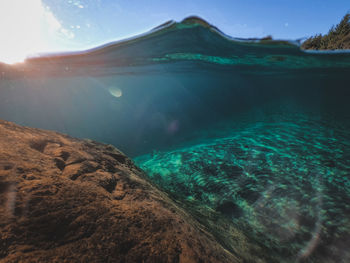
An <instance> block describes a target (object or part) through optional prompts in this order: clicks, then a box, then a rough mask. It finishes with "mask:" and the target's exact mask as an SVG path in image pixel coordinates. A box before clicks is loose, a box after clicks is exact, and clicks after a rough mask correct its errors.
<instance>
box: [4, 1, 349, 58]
mask: <svg viewBox="0 0 350 263" xmlns="http://www.w3.org/2000/svg"><path fill="white" fill-rule="evenodd" d="M349 11H350V0H332V1H330V0H0V32H1V35H0V61H2V62H5V63H16V62H21V61H23V60H24V59H25V57H27V56H28V55H35V54H38V53H46V52H60V51H74V50H84V49H87V48H92V47H96V46H98V45H101V44H104V43H107V42H110V41H115V40H120V39H123V38H127V37H131V36H134V35H137V34H140V33H144V32H146V31H148V30H150V29H152V28H153V27H156V26H158V25H160V24H162V23H164V22H165V21H168V20H176V21H181V20H182V19H183V18H185V17H187V16H189V15H197V16H200V17H202V18H204V19H205V20H207V21H208V22H209V23H211V24H213V25H215V26H216V27H218V28H219V29H220V30H221V31H223V32H224V33H226V34H227V35H230V36H233V37H240V38H249V37H264V36H267V35H271V36H272V37H273V38H275V39H289V40H293V39H300V38H305V37H309V36H311V35H314V34H318V33H322V34H324V33H327V32H328V30H329V29H330V27H331V26H332V25H336V24H337V23H339V21H340V20H341V18H342V17H343V16H344V15H345V14H346V13H347V12H349Z"/></svg>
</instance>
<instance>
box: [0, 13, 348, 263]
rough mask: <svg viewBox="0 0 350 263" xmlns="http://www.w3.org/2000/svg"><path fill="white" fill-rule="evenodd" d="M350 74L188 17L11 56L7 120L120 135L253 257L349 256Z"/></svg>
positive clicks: (180, 196) (109, 139)
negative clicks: (20, 58) (89, 43)
mask: <svg viewBox="0 0 350 263" xmlns="http://www.w3.org/2000/svg"><path fill="white" fill-rule="evenodd" d="M349 74H350V53H349V52H331V53H327V52H313V53H310V52H303V51H301V50H300V49H299V47H298V46H297V45H296V44H295V43H290V42H287V41H258V40H256V41H242V40H235V39H232V38H230V37H228V36H225V35H224V34H223V33H221V32H220V31H219V30H218V29H216V28H215V27H213V26H210V25H208V24H206V22H204V21H201V20H196V19H187V20H184V21H183V22H181V23H175V22H171V23H168V24H165V25H163V26H161V27H159V28H156V29H154V30H153V31H151V32H149V33H147V34H144V35H142V36H139V37H136V38H133V39H129V40H127V41H122V42H117V43H111V44H108V45H105V46H103V47H99V48H96V49H93V50H89V51H86V52H80V53H72V54H58V55H55V56H46V57H40V58H32V59H29V60H27V61H26V62H25V63H24V64H20V65H16V66H6V65H0V118H1V119H5V120H9V121H14V122H16V123H19V124H23V125H27V126H32V127H37V128H45V129H51V130H56V131H60V132H64V133H68V134H69V135H72V136H76V137H80V138H90V139H95V140H98V141H101V142H105V143H110V144H113V145H115V146H116V147H118V148H119V149H121V150H122V151H124V152H125V153H126V154H128V155H129V156H131V157H133V158H134V160H135V162H136V163H137V164H138V165H139V166H140V167H141V168H142V169H144V170H145V171H146V173H147V175H148V177H149V179H150V180H151V181H152V182H153V183H154V184H156V185H157V186H158V187H159V188H161V189H163V190H164V191H166V192H167V193H168V194H169V196H171V197H172V198H173V199H174V200H175V201H176V202H178V203H179V205H181V206H183V207H184V208H185V209H187V211H188V212H190V213H191V214H192V215H193V216H194V217H195V218H196V219H197V220H198V221H200V222H201V223H202V224H203V226H204V227H205V228H206V229H207V230H208V231H210V232H211V233H213V235H214V236H215V238H216V239H217V240H218V242H220V243H221V244H222V245H223V246H224V247H225V248H227V249H228V250H229V251H231V252H232V253H234V254H236V255H237V256H238V257H240V258H242V259H243V260H244V261H245V262H348V261H350V253H349V252H348V249H347V246H346V244H348V242H350V220H349V215H350V209H349V206H350V185H349V184H350V129H349V128H350V104H349V99H350V89H349V85H348V83H349Z"/></svg>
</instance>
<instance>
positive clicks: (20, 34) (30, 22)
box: [0, 0, 74, 63]
mask: <svg viewBox="0 0 350 263" xmlns="http://www.w3.org/2000/svg"><path fill="white" fill-rule="evenodd" d="M0 32H1V35H0V61H3V62H7V63H14V62H19V61H23V60H24V59H25V57H26V56H27V55H29V54H33V53H37V52H42V51H51V50H52V48H53V46H52V43H53V42H55V41H54V40H55V39H57V38H66V39H71V38H74V34H73V33H72V32H71V31H69V30H67V29H65V28H64V27H63V26H62V24H61V23H60V21H59V20H57V18H56V17H55V16H54V14H53V13H52V12H51V11H50V8H48V7H46V6H45V5H44V4H43V3H42V1H41V0H31V1H28V0H26V1H23V0H1V1H0Z"/></svg>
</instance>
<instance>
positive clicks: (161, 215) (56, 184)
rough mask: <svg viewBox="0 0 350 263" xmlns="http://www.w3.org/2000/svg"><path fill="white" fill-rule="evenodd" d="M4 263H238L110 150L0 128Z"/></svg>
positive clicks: (0, 247)
mask: <svg viewBox="0 0 350 263" xmlns="http://www.w3.org/2000/svg"><path fill="white" fill-rule="evenodd" d="M0 261H1V262H19V261H21V262H63V261H64V262H240V261H241V260H239V259H237V258H236V257H235V256H234V255H232V254H230V253H229V252H228V251H227V250H225V249H224V248H223V247H222V246H221V245H219V244H218V243H217V242H216V240H215V238H214V237H213V236H212V235H211V234H209V233H208V232H207V231H206V230H205V228H204V227H203V226H201V225H200V224H199V223H198V222H197V221H195V220H194V219H193V218H192V217H191V216H190V215H189V214H187V213H186V212H185V211H184V210H182V209H181V208H179V207H178V206H177V205H176V204H175V203H174V202H173V201H172V200H171V199H169V198H168V196H167V195H166V194H165V193H163V192H161V191H159V190H158V189H157V188H155V187H154V186H153V185H152V184H151V183H149V182H148V181H147V180H146V179H145V176H144V174H143V172H142V171H141V170H139V169H138V168H137V167H136V166H135V165H134V164H133V162H132V161H131V160H130V159H129V158H128V157H126V156H125V155H124V154H123V153H121V152H119V151H118V150H117V149H115V148H114V147H112V146H110V145H105V144H101V143H97V142H93V141H90V140H78V139H74V138H71V137H68V136H66V135H62V134H59V133H56V132H52V131H44V130H39V129H32V128H26V127H21V126H18V125H15V124H13V123H10V122H6V121H0Z"/></svg>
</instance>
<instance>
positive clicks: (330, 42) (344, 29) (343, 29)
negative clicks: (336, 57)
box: [301, 13, 350, 50]
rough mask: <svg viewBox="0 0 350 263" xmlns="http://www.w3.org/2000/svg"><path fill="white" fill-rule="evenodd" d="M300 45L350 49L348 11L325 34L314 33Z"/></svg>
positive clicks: (326, 48) (328, 48)
mask: <svg viewBox="0 0 350 263" xmlns="http://www.w3.org/2000/svg"><path fill="white" fill-rule="evenodd" d="M301 47H302V48H303V49H314V50H335V49H350V13H348V14H346V15H345V16H344V17H343V19H342V20H341V21H340V23H339V24H338V25H337V26H335V27H334V26H333V27H332V28H331V29H330V30H329V32H328V34H326V35H321V34H319V35H315V36H313V37H310V38H309V39H307V40H306V41H305V42H304V43H303V44H302V45H301Z"/></svg>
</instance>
